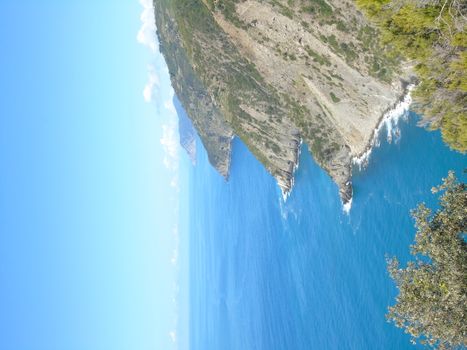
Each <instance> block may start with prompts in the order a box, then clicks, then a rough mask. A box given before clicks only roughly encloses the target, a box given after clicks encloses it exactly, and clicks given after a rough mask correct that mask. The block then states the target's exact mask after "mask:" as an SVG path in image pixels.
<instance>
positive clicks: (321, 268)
mask: <svg viewBox="0 0 467 350" xmlns="http://www.w3.org/2000/svg"><path fill="white" fill-rule="evenodd" d="M418 120H419V118H418V116H417V115H415V114H414V113H410V114H409V115H408V116H407V117H406V118H405V119H404V120H401V121H400V122H399V126H398V130H397V132H396V133H395V134H394V135H395V136H396V137H394V138H393V139H392V142H391V143H389V142H388V141H387V140H386V136H385V135H386V131H387V130H384V128H383V130H381V138H380V142H378V143H379V147H376V148H375V149H374V150H373V152H372V154H371V156H370V159H369V162H368V165H367V167H366V168H364V169H359V168H358V167H356V168H355V169H354V176H353V186H354V197H353V202H352V207H351V210H350V211H349V212H348V213H346V212H345V211H344V210H343V207H342V204H341V201H340V199H339V195H338V188H337V186H336V185H335V184H334V183H333V181H332V180H331V178H330V177H329V176H328V175H327V174H326V173H325V172H324V171H323V170H322V169H321V168H320V167H319V166H318V165H317V164H316V163H315V161H314V160H313V158H312V156H311V154H310V153H309V152H308V150H307V148H306V146H303V147H302V152H301V155H300V165H299V167H298V169H297V171H296V181H295V186H294V188H293V190H292V192H291V194H290V196H289V197H288V198H287V200H285V201H284V199H283V197H282V193H281V191H280V190H279V188H278V186H277V185H276V182H275V181H274V179H273V178H272V177H271V176H270V175H269V174H268V173H267V171H266V170H265V168H264V167H263V166H262V165H261V164H260V163H259V162H258V161H257V160H256V159H255V157H254V156H253V155H252V154H251V153H250V152H249V150H248V149H247V148H246V146H245V145H244V144H243V143H242V142H241V141H240V140H239V139H234V141H233V142H234V144H233V154H232V168H231V174H230V178H229V180H228V181H225V180H224V178H222V177H221V176H220V175H219V174H218V173H217V172H216V171H215V170H214V169H213V168H212V167H211V165H210V164H209V161H208V158H207V154H206V152H205V150H204V148H203V146H202V143H201V142H200V141H199V139H198V140H197V149H198V152H197V156H196V166H193V167H192V168H191V169H190V173H189V191H190V195H189V197H190V201H189V285H190V287H189V288H190V297H189V343H190V349H192V350H257V349H258V350H260V349H261V350H263V349H264V350H302V349H307V350H308V349H320V350H327V349H357V350H364V349H371V350H376V349H397V350H403V349H418V348H421V347H419V346H418V345H412V344H411V342H410V336H409V335H407V334H405V333H404V331H403V330H402V329H399V328H396V327H395V326H394V325H393V324H391V323H388V322H387V320H386V318H385V315H386V313H387V308H388V306H390V305H393V304H394V303H395V298H396V296H397V289H396V287H395V284H394V283H393V281H392V280H391V278H390V277H389V275H388V273H387V269H386V259H387V258H388V257H392V256H396V257H398V258H399V259H400V260H401V262H402V263H403V264H405V263H406V262H407V261H408V260H409V259H411V255H410V245H411V244H412V243H413V240H414V235H415V227H414V221H413V219H412V218H411V216H410V211H411V210H412V209H414V208H415V207H416V206H417V204H418V203H421V202H425V203H426V205H427V206H429V207H431V208H436V206H437V197H436V196H435V195H433V194H432V193H431V188H432V187H433V186H436V185H438V184H440V182H441V179H442V178H443V177H445V176H446V175H447V173H448V171H449V170H454V171H455V172H456V174H457V176H458V177H459V178H461V179H462V180H464V181H465V175H464V174H463V170H464V169H465V168H467V158H466V156H463V155H462V154H460V153H457V152H454V151H452V150H450V149H449V148H448V147H447V146H446V145H445V144H444V143H443V142H442V140H441V136H440V133H439V132H429V131H427V130H425V129H424V128H421V127H419V126H417V122H418Z"/></svg>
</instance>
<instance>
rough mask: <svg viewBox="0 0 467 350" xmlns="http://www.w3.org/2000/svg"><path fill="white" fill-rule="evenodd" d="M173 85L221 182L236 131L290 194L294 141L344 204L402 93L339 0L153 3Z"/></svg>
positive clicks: (387, 62) (367, 31)
mask: <svg viewBox="0 0 467 350" xmlns="http://www.w3.org/2000/svg"><path fill="white" fill-rule="evenodd" d="M154 6H155V11H156V23H157V27H158V36H159V40H160V43H161V46H160V47H161V51H162V53H163V54H164V56H165V58H166V61H167V64H168V67H169V71H170V74H171V78H172V83H173V86H174V89H175V91H176V93H177V96H178V97H179V99H180V101H181V102H182V104H183V106H184V108H185V110H186V111H187V113H188V115H189V116H190V118H191V119H192V120H193V124H194V126H195V128H196V130H197V131H198V133H199V135H200V137H201V139H202V141H203V144H204V146H205V148H206V150H207V152H208V154H209V159H210V161H211V163H212V165H213V166H214V167H215V168H216V169H217V170H218V171H219V172H220V173H221V174H222V175H224V176H228V172H229V167H230V159H231V157H230V153H231V139H232V137H233V135H237V136H238V137H240V138H241V139H242V141H243V142H244V143H245V144H246V145H247V146H248V148H249V149H250V151H251V152H252V153H253V154H254V155H255V156H256V157H257V159H258V160H259V161H260V162H261V163H263V164H264V166H265V167H266V168H267V169H268V171H269V172H270V173H271V174H272V175H273V176H274V177H275V178H276V179H277V182H278V184H279V186H280V187H281V189H282V191H283V192H284V193H288V192H289V191H290V190H291V187H292V184H293V175H294V170H295V168H296V165H297V163H298V154H299V147H300V144H301V141H303V142H305V143H306V144H307V145H308V148H309V149H310V151H311V153H312V155H313V157H314V158H315V160H316V161H317V163H318V164H319V165H320V166H321V167H322V168H324V169H325V170H326V171H327V172H328V173H329V175H330V176H331V177H332V178H333V180H334V181H335V182H336V183H337V185H338V186H339V189H340V195H341V198H342V200H343V202H344V203H347V202H348V201H349V200H350V199H351V197H352V186H351V166H352V158H353V157H357V156H359V155H360V154H362V153H363V152H364V151H365V150H366V147H367V146H368V144H369V142H370V140H371V137H372V135H373V131H374V129H375V128H376V127H377V125H378V123H379V121H380V119H381V117H382V115H383V113H384V112H385V111H386V110H388V109H389V108H391V106H393V105H394V104H395V103H396V102H397V101H398V100H399V98H400V97H401V95H402V94H403V93H404V91H403V90H404V89H403V84H402V83H401V80H400V78H398V76H400V75H401V73H400V71H398V62H394V61H392V60H391V59H390V58H388V57H387V56H386V54H385V52H384V50H383V49H381V48H380V47H379V46H378V44H377V41H376V31H375V29H374V28H373V27H371V26H370V24H369V23H368V22H367V21H366V20H365V19H364V18H363V16H362V15H361V14H360V13H359V12H358V11H357V10H356V8H355V7H354V4H353V3H352V2H351V1H347V0H327V1H326V0H292V1H291V0H243V1H242V0H157V1H155V3H154Z"/></svg>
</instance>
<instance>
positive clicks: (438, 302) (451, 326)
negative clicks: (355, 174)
mask: <svg viewBox="0 0 467 350" xmlns="http://www.w3.org/2000/svg"><path fill="white" fill-rule="evenodd" d="M432 191H433V192H434V193H436V192H442V195H441V196H440V209H439V210H437V211H436V212H435V213H434V214H433V213H432V211H431V210H430V209H428V208H427V207H426V206H425V205H424V204H420V205H419V206H418V208H417V209H415V210H414V211H413V212H412V216H413V217H414V219H415V222H416V228H417V233H416V235H415V243H414V244H413V246H412V247H411V253H412V254H413V255H414V258H415V259H414V261H411V262H409V263H408V264H407V267H406V268H404V269H403V268H401V267H400V263H399V261H398V260H397V258H391V259H389V260H388V270H389V274H390V275H391V277H392V278H393V279H394V281H395V283H396V285H397V288H398V289H399V295H398V296H397V298H396V304H395V305H394V306H391V307H389V313H388V314H387V318H388V320H389V321H391V322H394V323H395V325H396V326H397V327H400V328H404V329H405V331H406V332H407V333H409V334H410V335H411V336H412V341H413V342H415V341H419V342H420V343H422V344H426V345H429V346H432V347H433V348H438V349H454V348H456V347H458V346H462V345H463V346H466V345H467V322H466V321H467V243H466V239H465V238H466V236H465V234H466V231H467V191H466V186H465V184H464V183H459V182H458V180H457V179H456V177H455V175H454V173H453V172H450V173H449V175H448V176H447V178H446V179H443V184H442V185H440V186H438V187H435V188H433V189H432Z"/></svg>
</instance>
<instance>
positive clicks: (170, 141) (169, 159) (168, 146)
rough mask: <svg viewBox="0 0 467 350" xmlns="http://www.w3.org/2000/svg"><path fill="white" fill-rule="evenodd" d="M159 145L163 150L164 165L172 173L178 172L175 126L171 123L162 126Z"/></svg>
mask: <svg viewBox="0 0 467 350" xmlns="http://www.w3.org/2000/svg"><path fill="white" fill-rule="evenodd" d="M160 142H161V145H162V147H163V148H164V151H165V156H164V165H165V167H166V168H167V169H169V170H172V171H177V170H178V137H177V125H176V124H175V123H173V122H169V123H167V124H163V125H162V137H161V140H160Z"/></svg>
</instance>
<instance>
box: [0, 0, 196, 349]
mask: <svg viewBox="0 0 467 350" xmlns="http://www.w3.org/2000/svg"><path fill="white" fill-rule="evenodd" d="M144 6H145V7H146V10H145V11H144ZM142 11H143V15H142ZM1 17H2V18H1V21H0V45H1V47H2V54H1V55H0V63H1V73H2V74H1V79H0V89H1V91H0V92H1V96H2V103H1V104H0V161H1V164H2V167H1V169H2V173H1V176H0V286H1V287H0V348H1V349H12V350H17V349H18V350H19V349H28V350H29V349H47V350H53V349H61V350H62V349H68V350H72V349H81V350H82V349H112V350H117V349H132V350H134V349H139V350H143V349H158V350H163V349H177V348H183V347H184V346H180V344H183V339H180V338H178V339H176V338H177V336H178V337H179V334H180V327H182V326H181V324H184V323H183V322H181V321H180V317H181V316H180V315H182V317H183V318H184V319H186V317H187V316H186V313H184V312H182V311H183V310H180V308H179V307H178V298H179V296H178V294H177V288H178V283H179V280H180V278H183V276H181V273H180V268H179V261H178V258H177V254H178V252H177V249H178V245H179V244H180V243H179V241H182V244H183V243H184V242H183V237H182V239H181V238H180V225H182V226H183V223H181V222H180V220H183V218H181V215H180V211H179V209H178V208H179V205H180V203H181V202H183V201H185V200H186V196H187V193H186V192H187V191H185V187H186V186H185V183H186V177H185V173H186V171H185V170H186V167H188V166H190V165H189V161H188V160H187V159H186V157H184V156H183V155H181V154H180V152H179V147H178V145H177V143H176V142H177V141H178V135H177V129H176V122H177V119H176V115H175V112H174V110H173V105H172V104H171V98H172V94H173V92H172V90H171V88H170V83H169V78H168V74H167V70H166V67H165V64H164V62H163V59H162V57H161V56H160V54H159V53H158V49H157V46H156V45H155V42H154V36H153V34H154V29H155V28H154V27H153V26H152V17H151V9H150V1H149V2H148V1H146V4H145V3H144V2H143V3H142V4H140V3H138V1H137V0H125V1H104V0H103V1H90V0H88V1H83V0H79V1H78V0H76V1H73V0H69V1H42V2H38V1H21V2H19V1H13V0H11V1H2V14H1ZM141 44H144V45H141ZM185 243H186V242H185ZM183 332H186V330H185V331H183ZM183 332H182V333H183ZM177 333H178V334H177ZM174 340H175V341H174Z"/></svg>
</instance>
